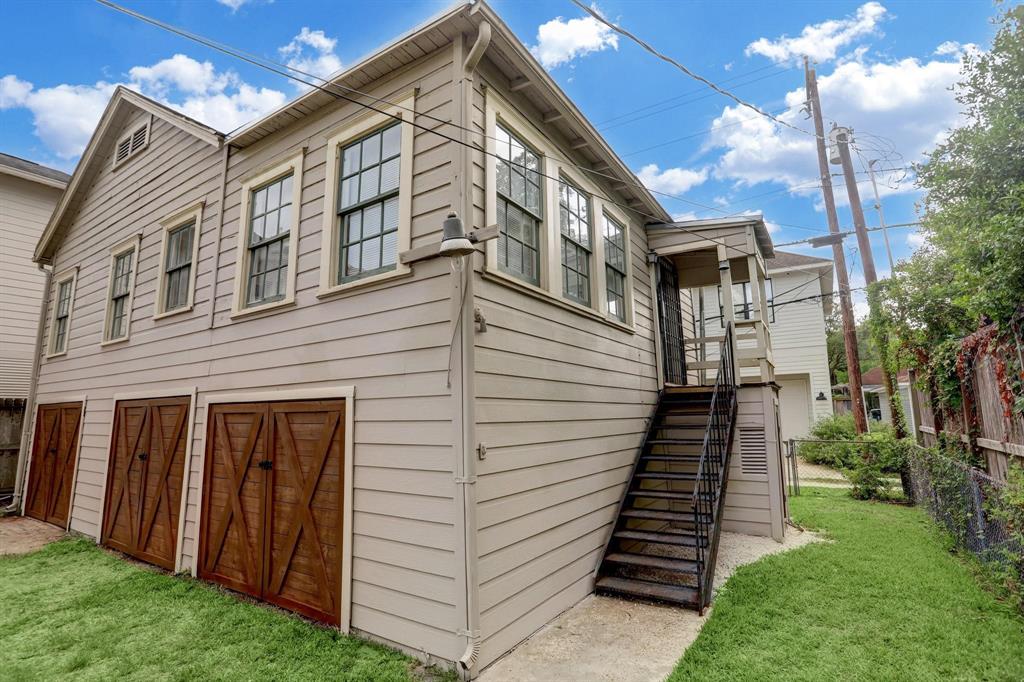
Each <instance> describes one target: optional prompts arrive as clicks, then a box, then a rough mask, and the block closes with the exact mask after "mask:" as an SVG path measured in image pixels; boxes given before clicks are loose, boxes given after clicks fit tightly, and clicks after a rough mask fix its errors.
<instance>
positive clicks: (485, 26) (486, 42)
mask: <svg viewBox="0 0 1024 682" xmlns="http://www.w3.org/2000/svg"><path fill="white" fill-rule="evenodd" d="M490 44H491V25H490V24H489V23H487V22H486V21H484V22H481V23H480V28H479V30H478V32H477V34H476V42H474V43H473V47H472V48H470V50H469V54H468V55H466V61H464V62H463V63H462V71H463V73H466V74H470V73H472V72H474V71H476V65H477V64H479V63H480V59H481V58H482V57H483V56H484V52H486V51H487V48H488V47H489V46H490Z"/></svg>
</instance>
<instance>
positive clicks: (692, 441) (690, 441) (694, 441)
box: [647, 437, 704, 445]
mask: <svg viewBox="0 0 1024 682" xmlns="http://www.w3.org/2000/svg"><path fill="white" fill-rule="evenodd" d="M647 442H648V443H649V444H650V445H703V444H704V438H703V437H701V438H651V439H649V440H648V441H647Z"/></svg>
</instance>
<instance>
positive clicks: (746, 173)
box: [708, 57, 960, 203]
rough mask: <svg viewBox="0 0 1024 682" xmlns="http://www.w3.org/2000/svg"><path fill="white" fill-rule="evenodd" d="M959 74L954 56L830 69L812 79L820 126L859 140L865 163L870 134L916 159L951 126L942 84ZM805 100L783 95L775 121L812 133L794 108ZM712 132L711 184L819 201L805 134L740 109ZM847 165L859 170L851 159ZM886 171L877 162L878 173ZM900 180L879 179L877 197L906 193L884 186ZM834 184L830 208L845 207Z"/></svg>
mask: <svg viewBox="0 0 1024 682" xmlns="http://www.w3.org/2000/svg"><path fill="white" fill-rule="evenodd" d="M959 73H960V58H959V57H958V58H957V59H955V60H950V61H943V60H932V61H928V62H921V61H919V60H916V59H903V60H899V61H895V62H877V63H867V62H864V61H849V62H846V63H844V64H841V65H838V66H836V68H835V70H834V71H833V72H832V73H831V74H828V75H824V76H820V77H819V79H818V90H819V93H820V96H821V102H822V109H823V112H824V114H825V123H826V128H828V127H829V122H830V121H833V120H834V121H839V122H842V123H843V124H844V125H847V126H850V127H852V128H853V130H854V138H855V140H860V141H861V145H862V146H864V147H865V148H866V149H865V154H866V155H867V156H868V158H873V156H877V154H872V152H871V149H870V147H874V146H877V144H878V138H877V137H876V138H872V137H870V135H876V136H881V137H883V138H888V139H891V140H894V141H896V144H897V151H898V152H899V153H901V154H902V155H903V157H904V158H905V159H906V161H907V162H910V161H915V160H921V155H922V153H923V152H925V151H927V150H930V149H931V148H933V147H934V145H935V144H936V143H937V142H939V141H941V140H942V139H943V138H944V137H945V135H946V134H947V131H948V129H949V128H950V127H952V126H953V125H955V124H956V123H957V120H958V118H959V115H960V114H959V105H958V104H957V102H956V100H955V98H954V93H953V92H952V91H951V90H950V86H952V85H953V84H954V83H955V82H956V81H957V80H958V78H959ZM805 97H806V96H805V93H804V90H803V88H800V89H797V90H792V91H790V92H788V93H787V94H786V96H785V101H786V104H787V105H789V106H791V107H793V108H792V109H790V110H788V111H786V112H785V113H783V114H781V115H780V116H779V118H781V119H782V120H784V121H787V122H789V123H792V124H794V125H796V126H798V127H800V128H803V129H804V130H812V128H811V125H810V122H809V121H806V120H805V119H804V117H803V114H802V113H801V111H800V110H799V106H800V105H801V104H802V103H803V102H804V100H805ZM727 125H728V126H729V127H724V126H727ZM714 127H715V128H717V130H716V131H714V132H713V133H712V134H711V138H710V142H709V145H708V146H709V147H712V148H721V149H724V152H723V153H722V155H721V157H720V158H719V160H718V163H717V164H716V166H715V167H714V176H715V177H716V178H718V179H722V180H731V181H733V182H735V183H736V184H738V185H741V186H745V185H755V184H758V183H762V182H779V183H782V184H784V185H786V186H787V187H789V188H790V191H791V192H794V193H797V194H802V195H808V196H812V195H813V196H815V197H818V196H820V194H821V190H820V189H819V188H818V187H816V186H815V185H816V184H817V180H818V166H817V153H816V150H815V143H814V138H813V137H812V136H810V135H804V134H801V133H798V132H796V131H793V130H789V129H786V128H783V127H781V126H778V125H777V124H775V123H773V122H771V121H769V120H767V119H765V118H762V117H755V116H752V115H751V112H750V111H749V110H748V109H745V108H741V107H726V108H725V109H724V110H723V112H722V115H721V116H720V117H718V118H717V119H716V120H715V122H714ZM855 165H856V166H857V168H858V169H859V168H860V166H859V162H858V161H856V160H855ZM886 165H888V164H887V163H883V167H885V166H886ZM895 165H902V164H900V163H899V162H896V163H895ZM833 169H838V167H837V166H834V167H833ZM900 175H902V173H901V172H896V173H881V174H880V175H879V191H880V193H881V194H882V195H883V196H885V195H888V194H892V193H895V192H907V191H912V189H913V188H912V186H911V183H910V182H908V181H904V182H903V183H902V184H900V185H899V186H898V188H895V189H894V188H893V187H890V185H894V186H895V181H896V179H897V177H898V176H900ZM864 178H865V176H863V175H860V176H858V179H864ZM834 184H835V190H836V200H837V202H839V203H846V194H845V191H844V189H843V183H842V182H841V181H840V182H835V183H834ZM799 185H804V187H798V186H799ZM860 188H861V195H862V197H861V198H862V199H865V198H866V195H867V190H868V187H867V186H866V185H863V184H862V185H861V186H860Z"/></svg>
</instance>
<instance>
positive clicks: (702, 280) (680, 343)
mask: <svg viewBox="0 0 1024 682" xmlns="http://www.w3.org/2000/svg"><path fill="white" fill-rule="evenodd" d="M647 234H648V244H649V248H650V251H649V254H648V262H649V263H650V271H651V272H650V274H651V279H652V281H651V283H652V289H653V290H655V291H656V292H657V294H658V315H657V320H656V322H657V325H658V335H659V339H660V344H659V346H660V347H659V348H658V353H657V355H658V363H659V371H660V377H661V385H662V389H663V395H669V394H672V393H676V392H688V391H699V390H701V388H702V387H704V388H710V387H713V386H714V385H715V383H716V380H717V379H718V373H719V366H720V359H721V357H722V351H723V347H722V345H723V344H724V343H726V338H727V337H726V334H725V329H726V328H727V327H729V326H730V323H731V327H732V329H733V336H734V340H733V341H732V353H731V355H732V358H733V363H734V367H733V371H732V372H731V374H732V376H734V377H736V379H735V383H736V402H737V409H736V418H735V425H734V433H733V437H732V439H731V440H732V443H731V448H730V457H729V465H728V481H727V489H726V496H725V509H724V513H723V518H722V529H723V530H725V531H732V532H738V533H746V534H750V535H764V536H769V537H772V538H774V539H776V540H779V541H781V540H782V539H783V536H784V532H785V519H786V518H787V517H788V509H787V504H786V498H785V486H784V484H783V466H782V449H781V446H780V441H781V436H780V433H779V424H780V422H779V399H778V386H777V384H776V383H775V363H774V358H773V353H772V339H771V331H770V329H769V325H768V320H769V319H770V318H769V315H768V306H767V301H768V298H767V295H766V291H765V288H766V285H765V281H766V279H767V274H766V273H767V266H766V260H770V259H771V258H774V256H775V251H774V248H773V246H772V242H771V237H770V236H769V235H768V230H767V228H766V227H765V225H764V220H763V219H762V218H761V216H743V217H738V218H724V219H712V220H694V221H683V222H676V223H662V224H653V225H648V226H647ZM716 285H717V286H719V287H721V309H722V310H721V318H722V323H721V326H720V327H716V328H704V329H702V328H701V327H700V325H699V323H698V320H699V319H700V318H701V314H700V313H701V311H700V309H699V307H700V305H702V304H703V305H709V304H710V305H717V302H716V301H702V300H701V299H700V297H698V296H696V295H692V294H691V292H696V291H698V290H699V289H700V288H702V287H710V286H716ZM738 293H739V294H743V293H745V297H746V298H745V300H736V299H737V294H738ZM715 314H718V313H717V311H716V312H715Z"/></svg>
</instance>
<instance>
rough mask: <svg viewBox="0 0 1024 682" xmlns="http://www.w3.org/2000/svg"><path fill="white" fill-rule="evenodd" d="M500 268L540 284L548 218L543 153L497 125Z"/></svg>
mask: <svg viewBox="0 0 1024 682" xmlns="http://www.w3.org/2000/svg"><path fill="white" fill-rule="evenodd" d="M495 133H496V134H495V138H496V140H495V150H496V152H497V156H498V158H497V160H496V163H495V170H496V192H497V211H498V230H499V233H498V247H497V248H498V267H500V268H501V269H502V270H504V271H505V272H507V273H509V274H511V275H514V276H516V277H519V278H521V279H523V280H526V281H527V282H530V283H531V284H539V283H540V225H541V222H542V221H543V219H544V209H543V201H544V192H543V191H542V189H541V178H540V155H539V154H537V153H536V152H534V151H533V150H531V149H530V148H529V147H527V146H526V145H525V144H524V143H523V142H521V141H520V140H519V139H518V138H516V137H515V136H514V135H512V133H510V132H508V131H507V130H505V128H503V127H502V126H501V125H497V126H496V127H495Z"/></svg>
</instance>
